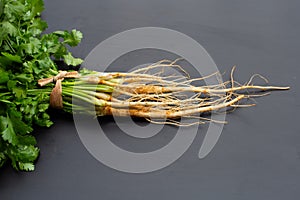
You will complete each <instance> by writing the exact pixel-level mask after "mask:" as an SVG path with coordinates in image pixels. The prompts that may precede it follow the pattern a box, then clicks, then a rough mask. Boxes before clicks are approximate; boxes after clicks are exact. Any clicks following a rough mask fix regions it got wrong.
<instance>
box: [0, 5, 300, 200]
mask: <svg viewBox="0 0 300 200" xmlns="http://www.w3.org/2000/svg"><path fill="white" fill-rule="evenodd" d="M45 6H46V10H45V12H44V14H43V17H44V19H45V20H47V22H48V24H49V28H48V31H54V30H57V29H72V28H76V29H79V30H81V31H82V32H83V34H84V39H83V41H82V43H81V44H80V45H79V47H76V48H74V49H72V51H73V52H74V54H75V55H77V56H80V57H82V58H84V57H85V56H86V55H87V54H88V53H89V51H90V50H92V49H93V47H94V46H95V45H97V44H98V43H99V42H101V41H103V40H104V39H106V38H108V37H109V36H111V35H114V34H116V33H119V32H121V31H124V30H127V29H131V28H137V27H144V26H156V27H165V28H170V29H174V30H177V31H180V32H182V33H184V34H187V35H188V36H190V37H192V38H193V39H195V40H197V41H198V42H199V43H200V44H201V45H203V46H204V47H205V48H206V50H207V51H208V53H209V54H210V55H211V56H212V58H213V59H214V61H215V62H216V64H217V65H218V67H219V69H220V71H229V70H230V69H231V67H232V66H233V65H237V71H236V77H237V79H238V80H239V81H241V82H244V81H247V80H248V78H249V77H250V76H251V75H252V74H253V73H260V74H262V75H265V76H267V78H269V80H270V84H274V85H289V86H291V90H290V91H285V92H274V93H272V95H270V96H266V97H262V98H258V99H256V101H257V106H256V107H252V108H247V109H239V110H236V111H235V112H233V113H231V114H228V115H227V117H226V118H227V121H228V122H229V124H228V125H226V126H225V128H224V130H223V133H222V135H221V138H220V140H219V141H218V143H217V145H216V146H215V148H214V149H213V151H212V152H211V153H210V155H208V156H207V157H206V158H205V159H203V160H199V159H198V157H197V154H198V151H199V147H200V144H201V142H202V140H203V136H204V135H203V134H201V132H202V131H201V130H200V131H199V134H198V136H197V137H196V139H195V141H194V143H193V144H192V146H191V147H190V148H189V150H188V151H187V152H186V153H185V154H184V155H183V156H182V157H181V158H180V159H179V160H178V161H176V162H175V163H174V164H172V165H171V166H169V167H167V168H164V169H162V170H159V171H156V172H153V173H147V174H127V173H122V172H118V171H115V170H113V169H110V168H108V167H106V166H104V165H102V164H101V163H99V162H98V161H97V160H95V159H94V158H93V157H92V156H91V155H90V154H89V153H88V152H87V150H86V149H85V148H84V146H83V145H82V144H81V142H80V140H79V137H78V135H77V133H76V130H75V126H74V123H73V120H72V116H70V115H64V114H60V113H59V115H57V113H56V116H54V115H52V119H53V120H54V122H55V125H54V126H52V127H51V128H50V129H37V131H36V135H37V138H38V144H39V147H40V148H41V156H40V158H39V160H38V162H37V165H36V170H35V171H34V172H32V173H24V172H15V171H13V170H12V169H11V168H10V167H6V168H4V169H1V170H0V199H3V200H6V199H20V198H23V199H42V198H43V199H84V198H86V199H121V198H122V199H146V200H147V199H149V200H150V199H151V200H152V199H174V200H175V199H299V196H300V190H299V188H300V179H299V178H300V128H299V117H298V114H299V111H300V93H299V91H300V88H299V87H300V86H299V78H300V77H299V75H300V68H299V48H300V39H299V36H300V26H299V24H300V22H299V19H300V13H299V11H298V10H299V7H300V2H299V1H297V0H287V1H281V0H274V1H271V0H266V1H258V0H256V1H235V0H227V1H221V0H205V1H198V0H193V1H191V0H187V1H174V0H173V1H171V0H164V1H159V0H152V1H146V0H131V1H126V0H119V1H117V0H110V1H100V0H87V1H82V0H81V1H80V0H72V1H71V0H60V1H57V0H51V1H46V3H45ZM133 42H134V41H133ZM174 42H176V41H174ZM173 56H174V55H173ZM161 57H172V55H169V54H168V53H165V52H157V51H151V50H149V51H144V52H142V53H140V54H131V55H127V56H124V57H122V58H120V59H118V60H117V61H116V62H115V63H114V64H113V65H112V66H111V68H110V69H111V70H122V67H121V66H124V67H127V68H128V67H130V66H135V65H137V64H141V63H145V62H153V61H157V59H158V58H161ZM226 78H228V77H224V79H226ZM297 83H298V85H297ZM297 91H298V92H297ZM99 120H101V125H102V127H103V129H104V130H107V131H109V132H108V133H110V135H109V137H110V139H111V140H112V141H113V142H115V143H116V144H118V145H119V146H121V147H122V148H126V149H129V150H136V149H137V150H139V151H148V150H153V149H156V148H157V147H159V146H163V145H165V144H167V143H168V142H169V141H170V140H171V139H172V137H173V136H174V135H173V133H174V132H176V130H174V129H176V128H174V127H166V128H164V129H163V132H162V133H161V134H159V135H157V136H155V137H154V138H151V141H149V142H144V141H140V140H137V139H136V140H134V139H133V138H130V137H127V136H124V135H122V134H121V133H120V131H119V129H118V128H117V127H116V126H115V124H114V122H113V120H112V119H111V118H103V119H99ZM138 123H140V124H143V123H144V122H143V121H140V122H138ZM205 128H207V127H205V126H203V132H205V130H204V129H205Z"/></svg>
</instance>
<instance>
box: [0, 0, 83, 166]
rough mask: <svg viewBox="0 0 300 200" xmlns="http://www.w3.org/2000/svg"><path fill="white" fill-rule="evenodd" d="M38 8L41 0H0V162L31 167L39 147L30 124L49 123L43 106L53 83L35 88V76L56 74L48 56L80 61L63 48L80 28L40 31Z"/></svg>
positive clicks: (72, 62) (74, 41)
mask: <svg viewBox="0 0 300 200" xmlns="http://www.w3.org/2000/svg"><path fill="white" fill-rule="evenodd" d="M43 9H44V3H43V0H0V52H1V53H0V167H1V166H3V165H4V163H6V162H7V161H10V162H11V164H12V166H13V167H14V168H15V169H17V170H25V171H31V170H33V169H34V161H35V160H36V159H37V157H38V155H39V149H38V148H37V147H36V140H35V138H34V137H33V136H32V135H31V133H32V131H33V128H32V127H33V126H34V125H38V126H46V127H49V126H51V125H52V122H51V121H50V116H49V115H48V114H47V110H48V107H49V93H50V91H51V89H52V87H53V85H51V84H50V85H49V86H47V87H45V88H42V89H40V88H38V86H37V81H38V80H39V79H41V78H45V77H49V76H53V75H56V74H57V73H58V68H57V66H56V64H55V62H54V61H53V59H52V58H55V59H59V60H64V62H65V63H66V64H67V65H73V66H76V65H79V64H81V62H82V60H81V59H79V58H74V57H73V56H72V54H71V53H70V52H69V51H68V48H67V45H68V46H76V45H78V43H79V42H80V40H81V39H82V33H81V32H79V31H77V30H71V31H55V32H53V33H48V34H42V32H43V31H44V30H45V29H46V28H47V23H46V22H45V21H43V20H42V19H41V18H40V14H41V12H42V11H43ZM41 91H43V92H41Z"/></svg>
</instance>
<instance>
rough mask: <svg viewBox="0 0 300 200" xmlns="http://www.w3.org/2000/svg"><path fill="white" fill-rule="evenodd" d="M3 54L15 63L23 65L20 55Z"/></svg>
mask: <svg viewBox="0 0 300 200" xmlns="http://www.w3.org/2000/svg"><path fill="white" fill-rule="evenodd" d="M1 54H2V55H3V56H5V57H6V58H7V59H9V60H11V61H13V62H17V63H22V58H21V57H20V56H18V55H12V54H10V53H7V52H2V53H1Z"/></svg>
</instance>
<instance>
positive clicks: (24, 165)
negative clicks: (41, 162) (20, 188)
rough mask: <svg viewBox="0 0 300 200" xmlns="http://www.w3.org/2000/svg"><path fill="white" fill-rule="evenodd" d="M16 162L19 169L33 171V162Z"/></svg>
mask: <svg viewBox="0 0 300 200" xmlns="http://www.w3.org/2000/svg"><path fill="white" fill-rule="evenodd" d="M18 164H19V168H20V170H25V171H33V170H34V164H32V163H22V162H19V163H18Z"/></svg>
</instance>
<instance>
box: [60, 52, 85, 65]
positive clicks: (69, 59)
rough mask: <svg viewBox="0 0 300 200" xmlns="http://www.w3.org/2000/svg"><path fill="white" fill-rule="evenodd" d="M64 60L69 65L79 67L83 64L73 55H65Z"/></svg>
mask: <svg viewBox="0 0 300 200" xmlns="http://www.w3.org/2000/svg"><path fill="white" fill-rule="evenodd" d="M63 58H64V61H65V63H66V64H67V65H72V66H77V65H80V64H81V63H82V62H83V60H82V59H80V58H74V57H73V56H72V54H71V53H68V54H67V55H64V56H63Z"/></svg>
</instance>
